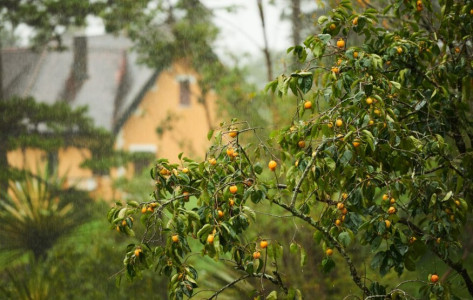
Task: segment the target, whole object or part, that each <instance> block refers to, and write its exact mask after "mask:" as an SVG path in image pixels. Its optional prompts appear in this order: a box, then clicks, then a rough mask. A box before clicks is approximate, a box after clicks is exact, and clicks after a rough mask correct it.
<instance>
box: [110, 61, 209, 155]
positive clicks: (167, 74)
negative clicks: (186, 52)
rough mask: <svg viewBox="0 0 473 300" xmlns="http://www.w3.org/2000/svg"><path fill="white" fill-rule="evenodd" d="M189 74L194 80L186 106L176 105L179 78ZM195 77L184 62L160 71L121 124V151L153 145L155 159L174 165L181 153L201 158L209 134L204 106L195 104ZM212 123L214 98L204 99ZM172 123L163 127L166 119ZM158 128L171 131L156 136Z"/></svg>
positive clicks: (177, 102) (196, 90) (196, 99)
mask: <svg viewBox="0 0 473 300" xmlns="http://www.w3.org/2000/svg"><path fill="white" fill-rule="evenodd" d="M182 75H191V76H192V77H193V78H194V80H193V81H191V83H190V90H191V97H190V98H191V99H190V105H189V106H182V105H181V104H180V103H179V101H180V100H179V94H180V85H179V81H178V77H179V76H182ZM197 78H198V77H197V74H196V73H195V72H193V71H192V70H191V69H190V68H189V67H187V66H186V64H185V63H176V64H173V65H172V67H171V68H169V69H168V70H165V71H163V72H161V74H160V75H159V76H158V78H157V80H156V83H155V84H154V86H153V88H151V89H150V90H149V91H148V92H147V94H146V95H145V97H144V99H143V100H142V102H141V103H140V105H139V107H138V108H137V110H136V111H135V112H134V113H133V114H132V115H131V116H130V117H129V119H128V120H127V121H126V122H125V124H124V125H123V127H122V129H121V132H120V134H119V136H120V139H122V141H121V142H122V147H123V148H122V149H124V150H131V146H132V145H146V144H147V145H154V146H156V149H157V152H156V157H157V158H167V159H169V160H170V161H171V162H177V161H178V158H177V155H178V154H179V153H180V152H184V156H189V157H192V158H203V157H204V156H205V152H206V150H207V147H208V146H209V142H208V140H207V133H208V131H209V126H208V121H207V117H206V111H205V107H204V105H203V104H201V103H198V97H199V96H200V90H199V87H198V83H197ZM207 103H208V107H209V112H210V119H211V122H213V120H214V113H213V112H214V111H215V95H214V94H213V93H210V94H209V95H208V97H207ZM170 115H171V116H173V117H172V119H171V121H169V122H167V123H166V124H163V123H162V121H163V120H166V118H167V117H168V116H170ZM160 125H169V126H170V127H171V128H172V129H169V130H168V129H164V133H163V135H162V136H158V134H157V133H156V128H157V127H158V126H160Z"/></svg>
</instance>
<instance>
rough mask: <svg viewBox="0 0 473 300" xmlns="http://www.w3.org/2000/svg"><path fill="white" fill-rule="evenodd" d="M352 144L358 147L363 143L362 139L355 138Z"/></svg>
mask: <svg viewBox="0 0 473 300" xmlns="http://www.w3.org/2000/svg"><path fill="white" fill-rule="evenodd" d="M352 144H353V147H355V148H357V147H358V146H360V144H361V143H360V140H354V141H353V143H352Z"/></svg>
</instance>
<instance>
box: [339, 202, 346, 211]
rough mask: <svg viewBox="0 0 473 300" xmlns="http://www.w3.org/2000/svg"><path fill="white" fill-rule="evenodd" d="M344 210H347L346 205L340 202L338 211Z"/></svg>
mask: <svg viewBox="0 0 473 300" xmlns="http://www.w3.org/2000/svg"><path fill="white" fill-rule="evenodd" d="M344 208H345V204H343V203H341V202H339V203H338V204H337V209H338V210H342V209H344Z"/></svg>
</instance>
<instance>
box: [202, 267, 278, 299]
mask: <svg viewBox="0 0 473 300" xmlns="http://www.w3.org/2000/svg"><path fill="white" fill-rule="evenodd" d="M276 276H277V278H274V277H273V276H271V275H268V274H265V273H253V274H246V275H243V276H241V277H240V278H237V279H235V280H233V281H232V282H229V283H228V284H226V285H224V286H223V287H222V288H221V289H219V290H218V291H216V292H215V293H214V294H213V295H212V296H211V297H210V298H209V299H208V300H212V299H214V298H216V297H217V296H218V295H219V294H220V293H222V292H223V291H225V290H226V289H228V288H229V287H232V286H234V285H235V284H237V283H238V282H240V281H242V280H245V279H247V278H250V277H258V278H264V279H266V280H268V281H270V282H272V283H273V284H275V285H277V286H280V287H281V288H282V289H283V290H284V291H285V292H286V293H287V288H286V287H285V286H284V285H282V282H281V281H280V278H279V275H276Z"/></svg>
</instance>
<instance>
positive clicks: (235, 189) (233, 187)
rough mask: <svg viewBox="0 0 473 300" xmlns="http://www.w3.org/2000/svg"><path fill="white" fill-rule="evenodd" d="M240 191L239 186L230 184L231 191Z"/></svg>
mask: <svg viewBox="0 0 473 300" xmlns="http://www.w3.org/2000/svg"><path fill="white" fill-rule="evenodd" d="M237 191H238V187H237V186H236V185H232V186H230V193H232V194H235V193H236V192H237Z"/></svg>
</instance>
